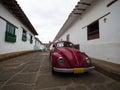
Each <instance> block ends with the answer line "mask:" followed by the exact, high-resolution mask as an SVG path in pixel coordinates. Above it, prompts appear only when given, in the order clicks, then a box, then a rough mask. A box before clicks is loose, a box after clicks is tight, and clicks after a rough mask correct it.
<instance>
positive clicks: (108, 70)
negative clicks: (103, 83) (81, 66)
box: [92, 58, 120, 82]
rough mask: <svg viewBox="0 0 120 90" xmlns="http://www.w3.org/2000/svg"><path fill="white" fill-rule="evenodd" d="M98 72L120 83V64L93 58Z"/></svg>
mask: <svg viewBox="0 0 120 90" xmlns="http://www.w3.org/2000/svg"><path fill="white" fill-rule="evenodd" d="M92 63H93V65H95V67H96V70H97V71H99V72H101V73H103V74H105V75H107V76H109V77H111V78H113V79H115V80H117V81H119V82H120V64H115V63H111V62H107V61H102V60H98V59H94V58H92Z"/></svg>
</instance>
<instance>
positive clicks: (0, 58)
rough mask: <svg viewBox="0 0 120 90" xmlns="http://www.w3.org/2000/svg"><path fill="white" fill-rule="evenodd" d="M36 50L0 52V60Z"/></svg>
mask: <svg viewBox="0 0 120 90" xmlns="http://www.w3.org/2000/svg"><path fill="white" fill-rule="evenodd" d="M33 52H37V50H36V51H35V50H29V51H21V52H13V53H7V54H0V62H1V61H3V60H6V59H10V58H14V57H17V56H21V55H26V54H29V53H33Z"/></svg>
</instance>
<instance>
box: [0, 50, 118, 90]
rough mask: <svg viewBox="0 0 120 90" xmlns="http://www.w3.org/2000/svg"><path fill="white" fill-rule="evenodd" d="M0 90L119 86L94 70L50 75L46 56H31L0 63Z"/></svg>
mask: <svg viewBox="0 0 120 90" xmlns="http://www.w3.org/2000/svg"><path fill="white" fill-rule="evenodd" d="M0 90H120V82H117V81H115V80H113V79H111V78H109V77H107V76H105V75H103V74H101V73H99V72H97V71H95V70H93V71H91V72H89V73H85V74H77V75H73V74H57V75H53V74H52V73H51V64H50V61H49V53H46V52H43V53H42V52H35V53H30V54H27V55H23V56H19V57H16V58H12V59H9V60H5V61H3V62H0Z"/></svg>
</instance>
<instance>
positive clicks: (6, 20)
mask: <svg viewBox="0 0 120 90" xmlns="http://www.w3.org/2000/svg"><path fill="white" fill-rule="evenodd" d="M0 18H1V19H2V20H4V21H6V22H8V23H10V24H12V23H11V22H9V21H8V20H6V19H5V18H3V17H1V16H0ZM12 25H13V26H14V27H15V28H17V29H18V27H17V26H15V25H14V24H12Z"/></svg>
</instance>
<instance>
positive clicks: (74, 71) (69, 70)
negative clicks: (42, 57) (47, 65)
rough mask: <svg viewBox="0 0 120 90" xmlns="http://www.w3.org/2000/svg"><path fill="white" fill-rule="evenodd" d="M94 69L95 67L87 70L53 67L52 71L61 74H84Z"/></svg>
mask: <svg viewBox="0 0 120 90" xmlns="http://www.w3.org/2000/svg"><path fill="white" fill-rule="evenodd" d="M94 68H95V66H92V67H88V68H72V69H66V68H56V67H53V70H54V71H55V72H62V73H84V72H87V71H90V70H92V69H94Z"/></svg>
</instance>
